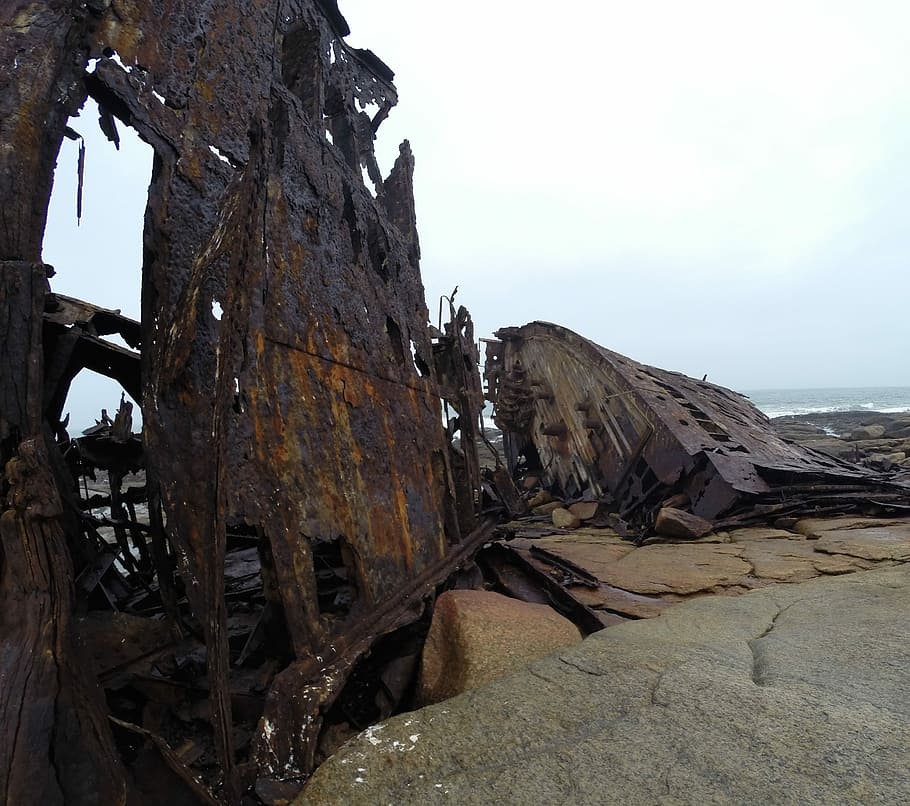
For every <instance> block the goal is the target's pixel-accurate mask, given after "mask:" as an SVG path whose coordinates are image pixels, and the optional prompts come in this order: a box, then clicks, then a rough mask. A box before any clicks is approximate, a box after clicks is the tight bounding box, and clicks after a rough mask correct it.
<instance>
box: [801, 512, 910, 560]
mask: <svg viewBox="0 0 910 806" xmlns="http://www.w3.org/2000/svg"><path fill="white" fill-rule="evenodd" d="M794 528H795V529H796V530H797V531H799V532H801V533H802V534H805V535H806V536H808V537H809V538H810V539H812V540H814V541H816V551H819V552H824V553H825V554H845V555H849V556H851V557H858V558H860V559H862V560H875V561H882V560H897V561H900V562H905V561H907V560H910V523H908V522H907V521H906V520H884V519H875V518H830V519H814V518H807V519H805V520H801V521H799V522H798V523H797V524H796V526H795V527H794Z"/></svg>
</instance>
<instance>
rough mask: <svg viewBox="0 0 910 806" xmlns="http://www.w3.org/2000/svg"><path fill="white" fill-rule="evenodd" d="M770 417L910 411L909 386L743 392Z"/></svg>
mask: <svg viewBox="0 0 910 806" xmlns="http://www.w3.org/2000/svg"><path fill="white" fill-rule="evenodd" d="M742 394H744V395H745V396H746V397H748V398H749V400H751V401H752V404H753V405H754V406H755V407H756V408H757V409H758V410H759V411H761V412H763V413H764V414H766V415H767V416H768V417H784V416H786V415H790V414H817V413H826V412H830V411H880V412H888V413H894V412H901V411H910V386H871V387H866V388H856V389H849V388H848V389H755V390H752V391H743V392H742Z"/></svg>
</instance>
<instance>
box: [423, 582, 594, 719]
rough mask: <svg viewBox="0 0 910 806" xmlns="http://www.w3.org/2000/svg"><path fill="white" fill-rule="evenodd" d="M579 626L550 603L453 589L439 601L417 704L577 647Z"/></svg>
mask: <svg viewBox="0 0 910 806" xmlns="http://www.w3.org/2000/svg"><path fill="white" fill-rule="evenodd" d="M581 637H582V636H581V633H580V632H579V631H578V628H577V627H576V626H575V625H574V624H573V623H572V622H571V621H569V620H568V619H566V618H564V617H563V616H561V615H559V613H557V612H556V611H555V610H553V609H552V608H551V607H549V606H548V605H543V604H530V603H528V602H521V601H519V600H517V599H510V598H509V597H507V596H502V595H500V594H498V593H493V592H491V591H476V590H451V591H446V592H445V593H443V594H442V595H441V596H440V597H439V599H438V600H437V601H436V608H435V610H434V611H433V621H432V623H431V624H430V632H429V634H428V635H427V641H426V645H425V646H424V650H423V657H422V659H421V664H420V677H419V681H418V686H417V701H418V702H419V703H421V704H428V703H434V702H441V701H442V700H446V699H448V698H449V697H454V696H455V695H456V694H460V693H462V692H464V691H468V690H469V689H472V688H476V687H477V686H482V685H484V684H486V683H489V682H491V681H493V680H497V679H499V678H500V677H503V676H505V675H507V674H509V673H510V672H514V671H516V670H517V669H519V668H521V667H523V666H525V665H527V664H528V663H530V662H531V661H532V660H536V659H537V658H541V657H543V656H544V655H548V654H550V653H551V652H553V651H555V650H557V649H560V648H561V647H566V646H569V645H571V644H575V643H578V641H580V640H581Z"/></svg>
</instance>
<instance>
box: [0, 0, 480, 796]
mask: <svg viewBox="0 0 910 806" xmlns="http://www.w3.org/2000/svg"><path fill="white" fill-rule="evenodd" d="M347 33H348V27H347V23H346V22H345V20H344V18H343V17H342V15H341V13H340V11H339V9H338V7H337V5H336V4H335V2H334V1H333V0H250V1H249V2H229V3H225V2H219V3H215V2H184V1H183V0H178V1H177V2H167V3H135V2H123V1H121V0H91V1H90V2H74V1H73V0H54V1H53V2H47V3H26V2H13V3H7V4H5V5H4V7H3V10H2V11H0V56H2V63H3V65H4V75H3V88H2V92H0V112H2V115H0V144H2V149H0V194H2V200H3V204H2V213H0V332H2V342H0V465H2V467H3V475H2V481H0V486H2V490H0V494H2V500H3V504H2V507H3V512H2V542H3V557H2V576H0V608H2V619H3V625H2V627H3V629H2V634H0V641H2V652H0V680H2V685H0V723H2V730H0V792H2V793H4V796H5V799H6V802H9V803H26V802H35V803H38V802H40V803H46V804H58V803H61V804H62V803H66V804H83V803H86V804H87V803H126V802H141V801H142V799H143V798H145V799H147V800H148V802H156V803H157V802H162V800H161V799H160V798H161V797H162V793H167V798H168V799H169V800H172V801H173V800H176V802H184V801H185V802H210V801H211V800H212V799H213V798H217V799H218V800H220V801H222V802H227V803H238V802H239V800H240V797H241V792H243V791H253V790H255V791H256V792H257V793H262V797H263V799H265V800H266V801H268V800H269V797H268V793H269V792H271V791H273V790H274V787H278V788H279V789H280V785H281V784H283V783H285V782H292V784H293V782H294V781H299V780H300V779H301V778H302V777H304V776H305V775H306V774H307V773H308V772H309V771H310V770H311V769H312V766H313V764H314V756H315V753H316V747H317V744H318V741H319V737H320V734H321V733H323V732H324V731H323V728H324V718H325V715H326V713H327V712H328V711H329V709H330V708H331V707H332V705H333V703H335V702H336V700H337V699H338V698H339V696H340V695H341V693H342V691H343V689H344V688H345V686H346V685H347V684H348V683H349V681H350V679H351V676H352V673H353V670H354V668H355V664H356V663H357V662H358V660H359V659H360V658H362V657H363V656H364V655H365V654H366V653H367V652H368V651H369V650H370V649H371V648H372V647H374V645H375V644H376V642H377V640H378V639H379V638H380V637H381V636H383V635H387V634H390V633H392V632H393V631H394V630H396V629H397V628H401V627H402V626H403V625H406V624H408V623H410V622H412V621H414V619H416V618H418V616H419V615H420V613H421V610H422V608H423V602H424V599H425V598H426V597H427V596H429V595H431V594H432V591H433V589H434V586H435V585H436V584H438V583H439V581H441V580H442V579H444V578H445V577H446V576H447V575H448V574H449V573H450V572H451V571H452V569H453V568H454V567H456V566H457V565H458V563H459V562H461V561H462V560H463V558H464V556H465V555H466V554H467V553H469V552H470V550H471V549H472V547H474V546H476V545H477V543H478V542H479V541H480V540H482V539H483V538H484V537H485V535H486V534H487V531H486V530H485V529H484V528H481V527H480V526H479V525H478V523H477V522H476V521H475V518H474V510H475V505H476V501H477V495H478V477H477V471H476V468H474V467H473V466H472V462H471V461H470V456H469V457H468V458H467V459H465V457H464V456H463V455H462V454H459V453H457V452H455V451H453V448H452V440H451V437H452V436H453V435H452V434H449V435H448V436H447V435H446V433H445V431H444V429H443V428H442V427H441V426H440V422H441V402H440V401H441V397H442V395H443V389H445V390H446V391H447V393H448V394H451V395H452V398H453V399H452V401H451V405H452V406H453V407H454V408H455V410H456V412H457V413H458V414H459V415H460V420H461V422H462V424H465V423H468V422H469V421H470V420H471V419H472V417H473V416H474V415H473V414H472V412H470V411H466V410H465V406H467V405H469V404H470V401H472V400H473V401H475V402H476V404H477V405H478V406H479V405H480V402H479V395H478V394H468V393H467V392H466V391H465V388H464V384H465V380H464V377H463V372H462V373H459V374H456V375H454V376H451V377H447V376H446V372H447V371H448V370H447V368H451V367H464V365H465V362H464V360H463V358H462V356H461V355H460V354H459V355H457V356H454V357H453V356H452V355H450V354H449V351H451V350H458V349H461V348H462V347H463V346H464V345H465V344H470V349H471V350H473V349H474V348H473V344H472V343H471V340H465V339H464V338H463V336H464V333H465V332H467V331H468V330H469V328H470V324H469V319H468V318H467V316H466V315H465V314H462V315H461V316H460V318H459V319H458V321H457V322H454V323H453V324H452V325H451V327H450V329H449V331H448V333H447V334H445V335H443V334H437V335H436V336H435V337H432V336H431V331H430V328H429V326H428V311H427V307H426V303H425V301H424V294H423V287H422V283H421V279H420V274H419V263H418V261H419V254H420V249H419V243H418V237H417V229H416V219H415V211H414V200H413V192H412V174H413V170H414V161H413V157H412V155H411V151H410V148H409V145H408V143H407V142H404V143H402V145H401V147H400V154H399V157H398V159H397V161H396V163H395V165H394V167H393V168H392V170H391V173H390V174H389V175H388V176H387V177H385V178H384V177H383V176H382V174H381V172H380V170H379V167H378V164H377V161H376V158H375V156H374V150H373V142H374V138H375V137H376V133H377V130H378V128H379V126H380V124H381V123H382V122H383V120H384V119H385V118H386V116H387V115H388V114H389V112H390V110H391V109H392V107H393V106H394V105H395V104H396V102H397V95H396V91H395V87H394V85H393V83H392V80H393V73H392V71H391V70H390V69H389V68H388V67H387V66H386V65H385V64H384V63H383V62H382V61H381V60H380V59H378V58H377V57H376V56H375V55H374V54H373V53H372V52H370V51H368V50H358V49H354V48H352V47H350V46H349V45H347V44H346V42H345V36H346V35H347ZM87 96H91V97H92V98H93V99H94V100H95V101H97V103H98V105H99V108H100V110H101V120H100V123H101V127H102V130H104V131H105V133H107V134H108V136H109V137H112V138H116V136H117V135H116V130H117V126H118V125H121V126H122V125H126V126H130V127H132V128H133V129H135V131H136V132H137V133H138V134H139V136H140V137H141V138H142V139H143V140H144V141H145V142H146V143H148V144H149V145H150V146H151V147H152V149H153V151H154V165H153V171H152V180H151V186H150V188H149V196H148V206H147V210H146V217H145V228H144V235H143V246H144V250H143V251H144V258H143V265H142V316H141V321H140V322H138V323H135V322H130V321H129V320H126V319H124V318H123V317H121V316H119V315H118V314H117V312H115V311H105V310H102V309H98V308H96V307H94V306H92V305H90V304H87V303H82V302H80V301H78V300H72V299H68V298H64V297H60V296H56V295H54V294H53V293H52V284H51V285H50V286H49V282H48V281H49V279H50V278H51V277H52V276H53V272H54V269H52V268H51V267H49V266H47V265H45V264H44V263H43V262H42V251H41V245H42V239H43V235H44V228H45V222H46V215H47V207H48V200H49V196H50V191H51V185H52V181H53V173H54V166H55V160H56V155H57V153H58V151H59V148H60V144H61V141H62V139H63V138H64V137H65V136H70V137H77V136H78V132H76V131H75V130H74V128H73V127H78V126H80V125H83V123H84V121H79V122H72V121H71V116H72V115H74V114H75V113H76V112H77V110H78V109H79V108H80V107H81V106H82V105H83V103H84V101H85V99H86V97H87ZM56 270H57V271H58V272H67V271H72V270H73V267H69V266H57V267H56ZM113 333H117V334H119V335H120V336H122V337H123V339H124V340H125V341H126V343H127V345H128V346H127V347H124V346H120V345H116V344H114V343H113V342H111V341H109V340H106V339H105V337H106V336H108V335H110V334H113ZM471 360H472V361H473V360H474V359H473V357H472V358H471ZM475 363H476V362H475ZM437 367H439V370H438V371H437ZM85 368H88V369H90V370H93V371H96V372H101V373H102V374H105V375H109V376H111V377H113V378H115V379H117V380H118V381H119V382H120V383H121V385H122V386H123V387H124V390H125V391H126V392H128V393H129V394H130V395H131V396H132V397H133V398H134V399H135V400H136V401H137V402H138V403H139V404H140V405H141V410H142V415H143V435H142V439H141V440H139V439H138V437H135V436H133V435H132V434H131V429H130V417H131V412H130V409H129V405H128V404H127V403H126V402H125V404H124V406H122V407H121V409H120V411H119V412H118V413H117V417H116V419H111V420H110V421H109V422H108V421H104V422H102V423H101V426H100V429H101V432H100V433H96V434H94V435H92V437H91V438H88V439H86V440H80V441H77V442H79V444H78V446H77V447H78V448H79V451H78V453H79V456H78V457H77V458H78V463H80V465H81V467H82V468H83V469H84V468H85V467H86V466H87V467H88V468H89V469H90V470H91V471H92V472H94V471H95V470H98V469H100V470H103V471H105V472H106V473H107V474H108V477H109V479H110V482H111V485H110V492H109V494H108V495H106V496H105V495H102V496H101V499H103V500H101V501H100V502H99V501H95V505H96V506H97V505H99V503H100V504H103V505H105V506H107V507H108V509H107V510H105V511H107V512H108V514H107V515H104V516H98V515H97V513H96V514H94V515H93V514H92V512H91V511H90V502H87V500H86V499H87V497H88V496H85V495H81V496H80V494H79V493H78V491H77V489H76V485H75V483H74V475H73V472H71V471H72V470H73V467H72V466H68V465H67V460H66V459H64V456H63V453H64V451H63V450H61V449H66V448H68V447H71V446H70V443H69V440H68V435H67V434H66V432H65V428H64V424H63V423H62V422H61V416H62V411H63V408H64V405H65V400H66V395H67V391H68V389H69V385H70V383H71V381H72V379H73V378H74V377H75V375H77V374H78V373H79V372H80V371H82V370H83V369H85ZM469 385H471V384H469ZM472 388H473V385H472ZM478 388H479V387H478ZM456 460H457V462H458V473H457V479H456V473H454V472H453V462H455V461H456ZM135 470H142V471H144V477H143V479H144V480H143V481H142V482H141V483H140V484H137V485H134V486H132V487H130V488H129V489H128V490H124V489H121V483H122V481H123V479H124V477H125V476H127V475H128V474H130V473H132V472H133V471H135ZM140 504H142V505H143V506H146V507H147V510H148V515H147V517H146V518H142V517H139V516H137V515H136V510H137V508H138V507H139V505H140ZM105 530H107V531H105ZM237 552H245V553H244V554H243V555H242V556H240V557H239V556H238V555H237ZM238 563H239V567H240V568H241V571H240V572H238V571H237V568H238ZM231 569H234V570H233V572H232V570H231ZM243 569H246V570H245V571H243ZM247 577H252V578H254V587H255V586H258V587H256V590H257V591H258V593H257V595H256V596H254V597H253V598H252V600H250V598H249V597H247V598H246V599H245V600H244V602H242V603H241V604H243V608H244V609H243V610H241V608H240V607H239V605H237V606H235V599H236V596H235V594H236V591H237V585H238V584H240V583H238V580H241V582H242V581H243V579H246V578H247ZM247 581H249V580H247ZM243 584H244V585H245V584H246V583H243ZM241 587H242V586H241ZM93 597H94V598H93ZM97 601H101V605H100V607H102V608H103V607H107V608H108V609H109V610H112V609H116V610H118V611H120V612H119V613H117V614H115V615H114V616H110V617H107V618H100V622H101V626H100V627H99V616H98V613H97V612H96V610H97V607H96V604H95V602H97ZM77 614H79V615H78V618H77ZM115 616H116V617H115ZM241 617H242V618H241ZM244 621H246V623H247V626H246V627H243V624H242V622H244ZM92 625H94V626H92ZM162 625H164V627H163V628H162ZM121 637H123V641H122V644H123V646H124V647H133V654H132V655H130V654H129V652H127V653H125V654H124V653H123V649H122V647H121V649H120V650H118V649H117V646H120V644H121V641H120V638H121ZM181 642H183V643H181ZM187 642H189V643H188V644H187ZM176 645H180V646H183V647H184V651H183V652H182V654H181V653H178V655H179V657H182V658H183V661H180V662H178V664H177V665H178V666H180V668H179V669H176V668H170V669H169V670H168V669H165V667H166V666H167V664H166V663H165V662H164V660H163V656H162V655H161V653H162V652H164V651H165V650H170V657H171V659H172V660H173V657H174V646H176ZM105 647H107V649H105ZM118 652H120V655H119V656H118ZM156 653H158V654H157V655H156ZM89 656H92V658H93V659H94V666H93V665H92V663H91V662H90V658H89ZM193 658H195V660H193ZM178 660H179V658H178ZM181 664H183V665H181ZM99 680H101V681H102V682H103V683H104V684H105V685H104V690H103V691H102V687H101V686H99ZM105 681H106V682H105ZM387 688H388V687H387ZM391 689H392V690H394V687H391ZM386 693H387V694H388V691H386ZM389 696H392V695H389ZM181 709H183V710H181ZM380 710H381V709H380ZM174 714H178V716H179V714H183V715H184V717H186V718H187V719H193V720H195V721H196V722H199V723H201V724H203V725H205V726H207V727H205V729H204V730H201V731H199V730H197V731H196V734H197V735H199V734H200V733H201V734H204V735H205V734H207V735H209V736H210V738H211V747H210V748H208V749H207V748H206V746H204V745H203V746H197V745H198V742H197V743H195V744H194V743H193V742H190V745H191V746H189V747H184V752H182V753H181V752H177V751H175V750H174V749H173V748H174V745H175V741H176V739H175V738H174V737H173V736H168V735H166V734H167V730H168V726H169V725H170V726H171V728H173V727H174V726H173V724H172V723H174V719H177V718H176V717H174ZM187 714H190V716H187ZM193 714H195V716H193ZM172 717H173V719H172ZM177 721H178V722H179V721H180V720H179V719H177ZM339 721H341V720H339ZM354 721H355V723H356V720H354ZM336 727H337V724H336ZM175 730H176V728H174V730H172V731H171V732H172V733H174V731H175ZM177 734H178V735H177V738H178V739H179V731H177ZM124 748H126V749H124ZM149 749H150V750H151V752H152V755H153V756H154V760H153V761H150V760H149V759H148V758H146V755H147V751H148V750H149ZM143 759H144V760H143ZM194 764H195V766H194ZM127 767H129V769H127ZM201 767H205V768H206V769H207V770H208V773H207V774H206V775H201V774H200V772H199V770H200V768H201ZM49 773H50V774H49ZM270 787H272V789H271V790H270ZM156 788H157V789H156ZM282 791H283V792H284V793H285V794H286V790H282ZM181 793H183V794H181ZM156 798H157V799H156ZM272 799H274V798H272Z"/></svg>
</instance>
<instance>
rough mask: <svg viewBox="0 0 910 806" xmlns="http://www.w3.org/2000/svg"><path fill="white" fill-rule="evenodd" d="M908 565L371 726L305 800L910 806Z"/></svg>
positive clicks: (660, 630) (674, 627)
mask: <svg viewBox="0 0 910 806" xmlns="http://www.w3.org/2000/svg"><path fill="white" fill-rule="evenodd" d="M908 613H910V569H908V568H907V567H906V566H896V567H889V568H883V569H876V570H871V571H862V572H858V573H853V574H849V575H847V576H838V577H825V578H819V579H814V580H811V581H808V582H801V583H795V584H790V585H778V586H775V587H772V588H764V589H761V590H757V591H754V592H751V593H748V594H745V595H743V596H737V597H729V596H713V597H704V598H699V599H695V600H692V601H689V602H686V603H683V604H680V605H677V606H675V607H673V608H670V609H668V610H666V611H665V612H664V613H663V614H662V615H661V616H660V617H658V618H652V619H647V620H643V621H637V622H629V623H626V624H622V625H620V626H617V627H612V628H610V629H608V630H604V631H602V632H600V633H597V634H595V635H593V636H591V637H589V638H588V639H587V640H585V641H584V642H582V643H581V644H579V645H577V646H576V647H573V648H571V649H567V650H562V651H559V652H557V653H556V654H554V655H551V656H549V657H548V658H545V659H543V660H541V661H538V662H536V663H534V664H532V665H531V666H529V667H527V668H526V669H525V670H522V671H520V672H518V673H517V674H514V675H512V676H510V677H507V678H505V679H503V680H500V681H498V682H496V683H493V684H492V685H489V686H487V687H484V688H481V689H477V690H474V691H472V692H469V693H467V694H464V695H462V696H459V697H456V698H455V699H452V700H448V701H446V702H443V703H440V704H438V705H434V706H431V707H428V708H425V709H423V710H420V711H416V712H413V713H409V714H404V715H401V716H399V717H396V718H394V719H392V720H389V721H388V722H386V723H384V724H381V725H379V726H375V727H373V728H370V729H369V730H368V731H366V732H365V733H363V734H361V735H360V736H358V737H356V738H355V739H353V740H352V741H351V742H350V743H348V744H347V745H346V746H345V747H343V748H342V749H341V750H340V751H339V752H338V753H337V754H336V755H335V756H334V757H333V758H331V759H329V761H327V762H326V763H325V764H324V765H323V766H322V767H320V768H319V770H317V772H316V774H315V775H314V777H313V778H312V779H311V781H310V783H309V784H308V786H307V787H306V789H304V792H303V794H302V795H301V797H300V799H299V800H298V801H296V802H297V803H298V804H326V803H348V804H360V803H363V804H380V803H382V804H385V803H395V804H408V803H414V804H417V803H419V804H426V803H437V802H439V803H459V804H487V803H496V804H549V803H560V804H562V803H623V804H662V803H663V804H670V803H673V804H679V803H693V804H694V803H699V804H701V803H735V804H750V803H755V804H759V803H761V804H765V803H776V804H782V803H783V804H786V803H794V804H795V803H828V804H831V803H899V802H907V801H908V800H910V776H908V774H907V771H908V769H910V727H908V726H910V698H908V697H907V696H906V692H907V691H910V619H908V618H907V614H908Z"/></svg>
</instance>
